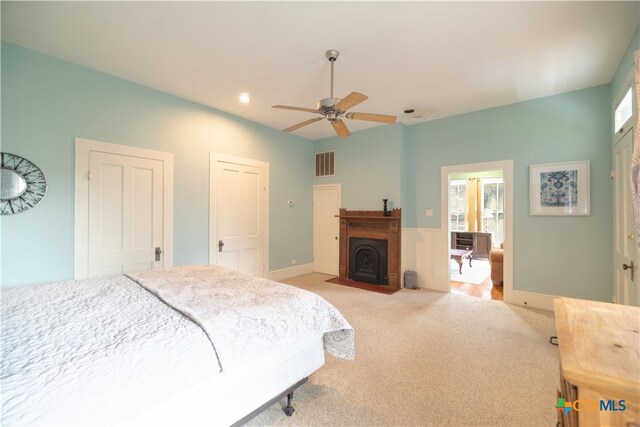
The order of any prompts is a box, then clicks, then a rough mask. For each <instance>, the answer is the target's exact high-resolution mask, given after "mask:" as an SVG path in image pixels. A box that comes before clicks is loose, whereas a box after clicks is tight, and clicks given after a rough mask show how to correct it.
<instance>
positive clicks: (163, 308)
mask: <svg viewBox="0 0 640 427" xmlns="http://www.w3.org/2000/svg"><path fill="white" fill-rule="evenodd" d="M0 320H1V322H2V323H1V325H2V329H1V332H0V345H1V352H2V353H1V355H0V357H1V363H0V387H1V389H2V409H1V414H0V424H1V425H3V426H8V425H27V424H28V425H88V424H93V425H97V424H101V425H113V424H117V423H119V422H121V421H123V420H126V419H128V418H130V417H131V416H132V415H134V414H136V413H138V412H141V411H144V410H146V409H148V408H151V407H153V406H155V405H156V404H158V403H159V402H163V401H165V400H166V399H168V398H169V397H170V396H172V395H174V394H175V393H178V392H180V391H181V390H185V389H187V388H189V387H191V386H193V385H195V384H196V383H198V382H200V381H202V380H203V378H207V377H210V376H213V375H217V374H218V372H219V368H218V366H217V364H216V363H215V353H214V351H213V347H212V345H211V342H210V341H209V340H208V338H207V336H206V335H205V333H204V332H203V330H202V328H200V327H199V326H198V325H196V324H195V323H193V322H192V321H191V320H189V319H188V318H186V317H185V316H183V315H182V314H180V313H178V312H177V311H176V310H174V309H173V308H171V307H169V306H168V305H166V304H165V303H163V302H162V301H160V300H159V299H158V298H157V297H156V296H154V295H152V294H151V293H149V292H148V291H146V290H145V289H143V288H141V287H140V286H138V285H137V284H136V283H135V282H133V281H132V280H130V279H129V278H127V277H125V276H113V277H106V278H99V279H89V280H80V281H69V282H62V283H54V284H51V285H45V286H34V287H21V288H12V289H6V290H3V291H2V315H1V319H0Z"/></svg>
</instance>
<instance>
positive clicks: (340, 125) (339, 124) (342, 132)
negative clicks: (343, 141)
mask: <svg viewBox="0 0 640 427" xmlns="http://www.w3.org/2000/svg"><path fill="white" fill-rule="evenodd" d="M331 125H332V126H333V129H334V130H335V131H336V134H337V135H338V136H339V137H340V138H346V137H348V136H349V135H351V132H349V129H347V125H345V124H344V122H343V121H342V120H340V119H335V120H331Z"/></svg>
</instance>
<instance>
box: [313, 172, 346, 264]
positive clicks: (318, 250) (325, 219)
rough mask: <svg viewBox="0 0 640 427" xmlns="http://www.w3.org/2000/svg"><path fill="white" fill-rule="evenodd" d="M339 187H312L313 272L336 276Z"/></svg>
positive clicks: (336, 185)
mask: <svg viewBox="0 0 640 427" xmlns="http://www.w3.org/2000/svg"><path fill="white" fill-rule="evenodd" d="M339 213H340V185H339V184H330V185H314V186H313V270H314V271H317V272H319V273H326V274H333V275H336V276H337V275H338V259H339V258H338V257H339V249H340V248H339V241H338V236H339V234H340V221H339V218H337V217H336V215H338V214H339Z"/></svg>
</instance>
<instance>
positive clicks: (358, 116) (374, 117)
mask: <svg viewBox="0 0 640 427" xmlns="http://www.w3.org/2000/svg"><path fill="white" fill-rule="evenodd" d="M345 117H346V118H347V119H352V120H367V121H369V122H380V123H389V124H391V123H395V122H396V120H397V117H396V116H388V115H386V114H371V113H347V114H346V115H345Z"/></svg>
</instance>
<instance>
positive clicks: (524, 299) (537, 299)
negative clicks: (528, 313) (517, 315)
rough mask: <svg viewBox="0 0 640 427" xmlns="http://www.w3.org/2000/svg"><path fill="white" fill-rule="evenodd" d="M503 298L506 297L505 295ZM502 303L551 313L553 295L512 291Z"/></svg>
mask: <svg viewBox="0 0 640 427" xmlns="http://www.w3.org/2000/svg"><path fill="white" fill-rule="evenodd" d="M505 297H507V295H506V294H505ZM504 302H507V303H509V304H515V305H521V306H523V307H532V308H539V309H541V310H548V311H553V295H545V294H536V293H533V292H525V291H516V290H513V291H511V292H510V293H509V296H508V299H505V300H504Z"/></svg>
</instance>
